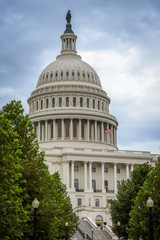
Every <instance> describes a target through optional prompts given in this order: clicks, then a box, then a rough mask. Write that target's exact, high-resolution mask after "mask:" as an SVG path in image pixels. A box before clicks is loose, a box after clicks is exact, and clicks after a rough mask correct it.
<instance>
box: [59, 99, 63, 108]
mask: <svg viewBox="0 0 160 240" xmlns="http://www.w3.org/2000/svg"><path fill="white" fill-rule="evenodd" d="M59 107H62V98H61V97H59Z"/></svg>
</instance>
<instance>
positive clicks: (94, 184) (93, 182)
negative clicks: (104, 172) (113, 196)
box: [92, 179, 96, 192]
mask: <svg viewBox="0 0 160 240" xmlns="http://www.w3.org/2000/svg"><path fill="white" fill-rule="evenodd" d="M92 189H93V191H94V192H95V191H96V181H95V180H94V179H93V180H92Z"/></svg>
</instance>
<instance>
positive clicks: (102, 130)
mask: <svg viewBox="0 0 160 240" xmlns="http://www.w3.org/2000/svg"><path fill="white" fill-rule="evenodd" d="M101 142H102V143H104V126H103V122H101Z"/></svg>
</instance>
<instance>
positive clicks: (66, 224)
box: [65, 222, 68, 240]
mask: <svg viewBox="0 0 160 240" xmlns="http://www.w3.org/2000/svg"><path fill="white" fill-rule="evenodd" d="M65 226H66V240H68V222H66V223H65Z"/></svg>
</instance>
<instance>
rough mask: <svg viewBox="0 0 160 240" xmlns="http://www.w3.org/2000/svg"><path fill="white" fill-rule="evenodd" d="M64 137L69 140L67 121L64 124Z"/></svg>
mask: <svg viewBox="0 0 160 240" xmlns="http://www.w3.org/2000/svg"><path fill="white" fill-rule="evenodd" d="M65 134H66V135H65V137H66V138H69V122H68V121H67V122H66V123H65Z"/></svg>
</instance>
